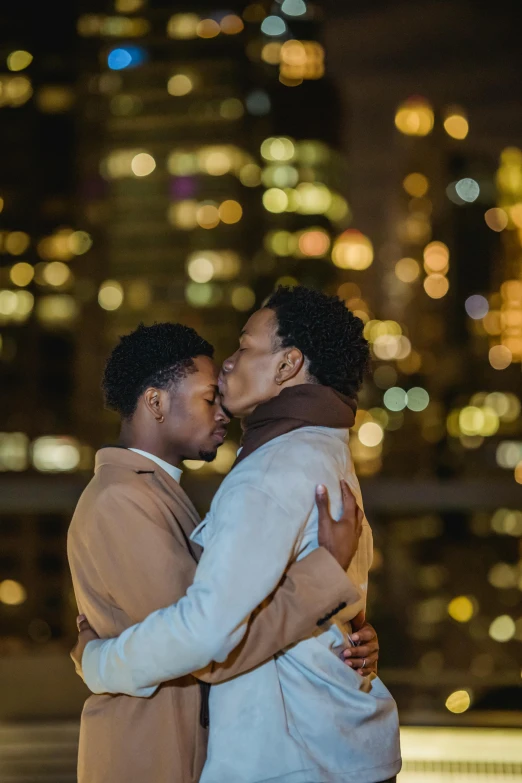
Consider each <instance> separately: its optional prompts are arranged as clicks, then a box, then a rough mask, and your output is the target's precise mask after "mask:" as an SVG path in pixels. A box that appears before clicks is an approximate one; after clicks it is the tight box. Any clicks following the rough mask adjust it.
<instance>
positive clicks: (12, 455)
mask: <svg viewBox="0 0 522 783" xmlns="http://www.w3.org/2000/svg"><path fill="white" fill-rule="evenodd" d="M28 466H29V438H28V437H27V435H25V434H24V433H23V432H0V471H8V470H12V471H22V470H27V468H28Z"/></svg>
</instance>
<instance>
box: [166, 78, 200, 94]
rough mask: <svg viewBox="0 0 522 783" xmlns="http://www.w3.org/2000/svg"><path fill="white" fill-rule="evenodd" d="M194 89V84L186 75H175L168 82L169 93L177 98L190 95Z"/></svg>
mask: <svg viewBox="0 0 522 783" xmlns="http://www.w3.org/2000/svg"><path fill="white" fill-rule="evenodd" d="M193 89H194V82H193V81H192V79H191V78H190V76H188V75H187V74H186V73H175V74H174V76H171V77H170V79H169V80H168V82H167V92H168V93H169V95H174V96H176V97H179V96H182V95H188V94H189V92H192V90H193Z"/></svg>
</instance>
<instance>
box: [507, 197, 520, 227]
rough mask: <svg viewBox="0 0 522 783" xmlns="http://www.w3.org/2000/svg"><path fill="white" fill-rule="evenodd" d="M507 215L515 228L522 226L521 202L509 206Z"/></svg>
mask: <svg viewBox="0 0 522 783" xmlns="http://www.w3.org/2000/svg"><path fill="white" fill-rule="evenodd" d="M509 216H510V218H511V220H512V221H513V223H514V224H515V226H516V227H517V228H522V202H518V203H517V204H513V206H511V207H510V208H509Z"/></svg>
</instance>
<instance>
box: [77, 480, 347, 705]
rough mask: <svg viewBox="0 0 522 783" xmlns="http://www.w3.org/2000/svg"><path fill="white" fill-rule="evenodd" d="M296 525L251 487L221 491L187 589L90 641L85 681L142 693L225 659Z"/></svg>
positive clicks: (279, 568)
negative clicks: (111, 634) (118, 630)
mask: <svg viewBox="0 0 522 783" xmlns="http://www.w3.org/2000/svg"><path fill="white" fill-rule="evenodd" d="M299 530H300V523H299V522H298V521H296V520H295V519H292V516H291V515H290V514H289V512H288V511H287V510H286V509H285V508H283V507H282V506H281V505H280V504H279V503H278V502H277V501H276V500H274V498H273V497H271V496H270V495H269V494H268V493H266V492H264V491H263V490H262V489H260V488H258V487H256V486H252V485H247V486H245V485H243V486H242V487H241V490H240V491H237V490H235V489H231V490H229V491H228V492H226V493H224V494H223V495H222V496H221V498H220V500H219V503H218V504H217V506H216V508H215V509H214V511H213V520H212V531H211V535H210V536H209V540H208V541H207V542H206V547H205V551H204V553H203V556H202V558H201V561H200V563H199V566H198V568H197V571H196V576H195V579H194V582H193V584H192V585H191V586H190V587H189V589H188V591H187V594H186V595H185V596H184V597H183V598H181V599H180V600H179V601H178V603H177V604H173V605H171V606H169V607H167V608H166V609H160V610H159V611H156V612H154V613H153V614H151V615H149V617H147V619H146V620H144V621H143V622H141V623H140V624H139V625H135V626H133V627H132V628H129V629H127V630H126V631H124V632H123V633H122V634H121V636H119V637H118V638H117V639H110V640H106V641H102V640H100V641H93V642H91V643H89V644H88V645H87V647H86V649H85V652H84V655H83V661H82V665H83V672H84V677H85V681H86V683H87V685H88V687H89V688H90V689H91V690H92V691H93V692H95V693H105V692H109V693H127V694H130V695H135V696H147V695H150V693H151V692H152V691H153V686H156V685H158V684H159V683H161V682H164V681H166V680H170V679H173V678H175V677H180V676H182V675H184V674H188V673H189V672H192V671H195V670H198V669H203V668H205V667H206V666H208V665H209V663H211V661H217V662H223V661H225V660H226V658H227V656H228V655H229V653H230V652H231V651H232V650H233V649H234V648H235V647H236V646H237V645H238V644H240V642H241V641H242V640H243V638H244V636H245V634H246V632H247V629H248V622H249V619H250V615H251V613H252V612H253V611H254V610H255V609H256V608H257V607H258V606H260V605H261V604H262V603H263V601H264V600H265V599H266V598H267V597H268V596H270V595H271V594H272V593H273V592H274V591H275V589H276V588H277V586H278V585H279V583H280V581H281V579H282V577H283V575H284V573H285V570H286V568H287V566H288V562H289V560H290V559H291V558H292V557H293V555H294V550H295V547H296V541H297V538H298V535H299ZM334 608H335V607H334Z"/></svg>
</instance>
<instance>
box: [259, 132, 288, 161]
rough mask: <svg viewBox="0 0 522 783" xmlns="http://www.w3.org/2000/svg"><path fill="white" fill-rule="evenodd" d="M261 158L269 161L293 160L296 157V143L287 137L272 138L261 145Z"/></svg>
mask: <svg viewBox="0 0 522 783" xmlns="http://www.w3.org/2000/svg"><path fill="white" fill-rule="evenodd" d="M261 156H262V157H263V158H264V159H265V160H269V161H287V160H293V158H294V156H295V145H294V142H293V141H292V139H289V138H287V137H286V136H280V137H275V136H271V137H270V138H268V139H265V140H264V142H263V143H262V144H261Z"/></svg>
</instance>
